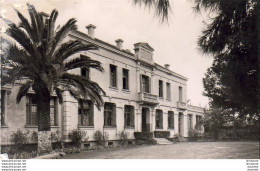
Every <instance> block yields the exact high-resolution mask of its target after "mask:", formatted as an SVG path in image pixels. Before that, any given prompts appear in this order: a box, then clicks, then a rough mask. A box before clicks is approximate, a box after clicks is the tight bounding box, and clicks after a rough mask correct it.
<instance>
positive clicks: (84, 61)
mask: <svg viewBox="0 0 260 171" xmlns="http://www.w3.org/2000/svg"><path fill="white" fill-rule="evenodd" d="M27 6H28V12H29V15H30V22H29V21H28V19H27V18H25V17H24V16H23V15H22V14H21V13H20V12H19V11H18V10H16V12H17V14H18V17H19V18H20V21H21V22H20V24H19V25H16V24H14V23H11V24H10V25H9V28H8V30H7V34H8V35H9V36H11V37H12V38H13V39H14V40H15V41H16V42H17V43H18V44H19V45H15V44H13V45H11V47H10V49H9V54H8V57H7V60H8V61H9V68H11V69H9V70H8V71H7V76H6V77H5V78H3V81H4V83H9V84H10V83H12V84H14V83H15V81H17V80H21V81H22V82H23V85H22V86H21V87H20V89H19V92H18V94H17V103H19V102H20V100H21V99H22V97H24V96H25V95H26V93H27V92H28V91H29V90H30V88H31V87H32V89H33V90H34V92H35V96H36V99H37V102H36V103H37V113H38V153H43V152H48V151H50V150H51V143H50V141H49V143H48V141H47V140H46V139H50V99H51V95H52V93H54V92H55V93H56V95H57V97H58V99H59V102H60V103H62V101H63V98H62V93H63V92H64V91H68V92H69V93H70V95H71V96H73V97H74V98H75V99H77V100H78V101H79V102H82V99H86V98H89V99H91V100H92V101H93V102H94V104H96V106H97V107H98V108H100V106H102V105H103V100H102V94H103V93H105V92H104V91H103V90H102V88H101V87H100V86H99V85H98V84H97V83H96V82H93V81H91V80H89V79H87V78H86V77H83V76H80V75H76V74H73V73H70V72H68V71H71V70H73V69H77V68H94V69H97V70H99V71H103V68H102V66H101V63H100V62H98V61H95V60H92V59H91V58H90V57H88V56H85V55H80V56H79V55H78V56H76V55H77V54H78V53H79V52H81V51H88V50H97V47H95V46H94V45H91V44H88V45H87V44H84V43H82V42H81V41H78V40H67V39H66V38H67V37H68V34H69V33H70V32H72V31H74V30H76V29H77V26H76V20H75V19H70V20H68V21H67V22H66V24H65V25H63V26H62V27H59V28H55V21H56V19H57V16H58V12H57V11H56V10H53V11H52V12H51V14H50V16H48V15H46V14H45V13H42V12H37V11H36V9H35V8H34V6H32V5H30V4H27ZM72 55H74V57H71V56H72ZM46 137H47V138H46ZM42 139H44V141H41V140H42Z"/></svg>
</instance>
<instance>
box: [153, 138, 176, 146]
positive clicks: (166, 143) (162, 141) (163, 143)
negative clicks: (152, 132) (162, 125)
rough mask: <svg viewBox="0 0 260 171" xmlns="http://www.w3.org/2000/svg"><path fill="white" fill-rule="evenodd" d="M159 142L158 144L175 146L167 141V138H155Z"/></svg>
mask: <svg viewBox="0 0 260 171" xmlns="http://www.w3.org/2000/svg"><path fill="white" fill-rule="evenodd" d="M154 139H155V140H156V141H157V144H160V145H168V144H173V143H172V142H171V141H169V140H167V139H166V138H154Z"/></svg>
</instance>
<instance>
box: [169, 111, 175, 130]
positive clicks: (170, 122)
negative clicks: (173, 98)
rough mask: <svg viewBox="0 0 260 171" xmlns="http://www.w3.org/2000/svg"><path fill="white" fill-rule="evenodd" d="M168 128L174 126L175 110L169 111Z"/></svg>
mask: <svg viewBox="0 0 260 171" xmlns="http://www.w3.org/2000/svg"><path fill="white" fill-rule="evenodd" d="M168 128H171V129H173V128H174V112H173V111H169V112H168Z"/></svg>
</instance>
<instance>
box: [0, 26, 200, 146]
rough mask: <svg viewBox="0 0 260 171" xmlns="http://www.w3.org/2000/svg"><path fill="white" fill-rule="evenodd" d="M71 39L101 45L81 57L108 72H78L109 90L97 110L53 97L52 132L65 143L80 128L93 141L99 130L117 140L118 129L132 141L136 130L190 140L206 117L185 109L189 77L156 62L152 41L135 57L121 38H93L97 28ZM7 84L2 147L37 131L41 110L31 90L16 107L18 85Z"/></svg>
mask: <svg viewBox="0 0 260 171" xmlns="http://www.w3.org/2000/svg"><path fill="white" fill-rule="evenodd" d="M86 28H87V29H88V33H87V34H86V33H83V32H80V31H76V32H73V33H71V34H70V35H69V37H70V38H71V39H78V40H81V41H83V42H85V43H92V44H95V45H96V46H98V47H99V50H98V51H88V52H85V53H83V54H82V55H87V56H90V57H91V58H93V59H95V60H98V61H100V62H101V63H102V66H103V67H104V72H103V73H101V72H99V71H96V70H92V69H90V70H87V69H81V70H74V71H73V72H75V73H78V74H81V75H84V76H86V77H89V78H90V79H91V80H93V81H95V82H97V83H99V85H100V86H101V87H102V88H103V89H104V91H105V92H106V96H104V97H103V99H104V102H105V104H104V107H103V108H102V109H101V110H98V109H97V108H96V107H95V106H94V105H93V103H92V102H91V101H86V102H85V103H84V104H83V105H79V103H78V102H77V101H76V100H75V99H74V98H72V97H71V96H70V95H69V94H68V93H66V92H65V93H64V102H63V103H62V104H59V103H58V101H57V98H56V97H55V95H53V97H52V100H51V125H52V126H51V130H52V131H56V130H59V131H60V132H61V134H62V137H63V139H64V140H65V141H69V138H68V135H69V132H70V131H71V130H73V129H79V130H82V131H85V132H87V135H88V136H89V139H88V140H89V141H93V140H94V139H93V134H94V132H95V131H97V130H100V131H102V132H107V133H108V135H109V140H118V138H119V137H118V133H119V132H120V131H127V132H128V133H129V138H130V139H134V135H133V133H134V132H154V131H169V132H170V137H173V136H174V135H176V134H178V135H181V136H183V137H188V130H189V129H193V128H194V127H195V125H196V122H197V121H198V120H199V119H201V117H203V112H204V111H203V108H201V107H196V106H190V105H187V81H188V79H187V78H186V77H184V76H182V75H180V74H177V73H175V72H173V71H171V70H170V69H169V65H167V64H166V65H165V66H161V65H158V64H157V63H155V62H154V60H153V51H154V49H153V48H152V47H151V46H150V45H149V44H148V43H142V42H140V43H136V44H134V51H135V52H134V53H131V52H130V51H129V50H124V49H123V40H121V39H118V40H116V45H111V44H109V43H106V42H104V41H102V40H100V39H97V38H95V36H94V32H95V28H96V27H95V26H94V25H89V26H87V27H86ZM20 84H22V83H19V82H17V84H16V85H15V86H14V87H8V86H4V87H2V91H1V99H2V100H1V106H2V112H1V118H2V119H1V130H2V144H9V143H10V133H11V132H13V131H16V130H18V129H25V130H29V131H30V132H33V131H37V108H36V102H35V101H36V99H35V97H34V94H33V91H31V93H29V94H28V95H27V96H26V97H24V98H23V99H22V100H21V102H20V103H19V104H16V95H17V91H18V88H19V85H20Z"/></svg>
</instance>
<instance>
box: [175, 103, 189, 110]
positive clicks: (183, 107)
mask: <svg viewBox="0 0 260 171" xmlns="http://www.w3.org/2000/svg"><path fill="white" fill-rule="evenodd" d="M177 107H178V108H180V109H187V103H186V102H177Z"/></svg>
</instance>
